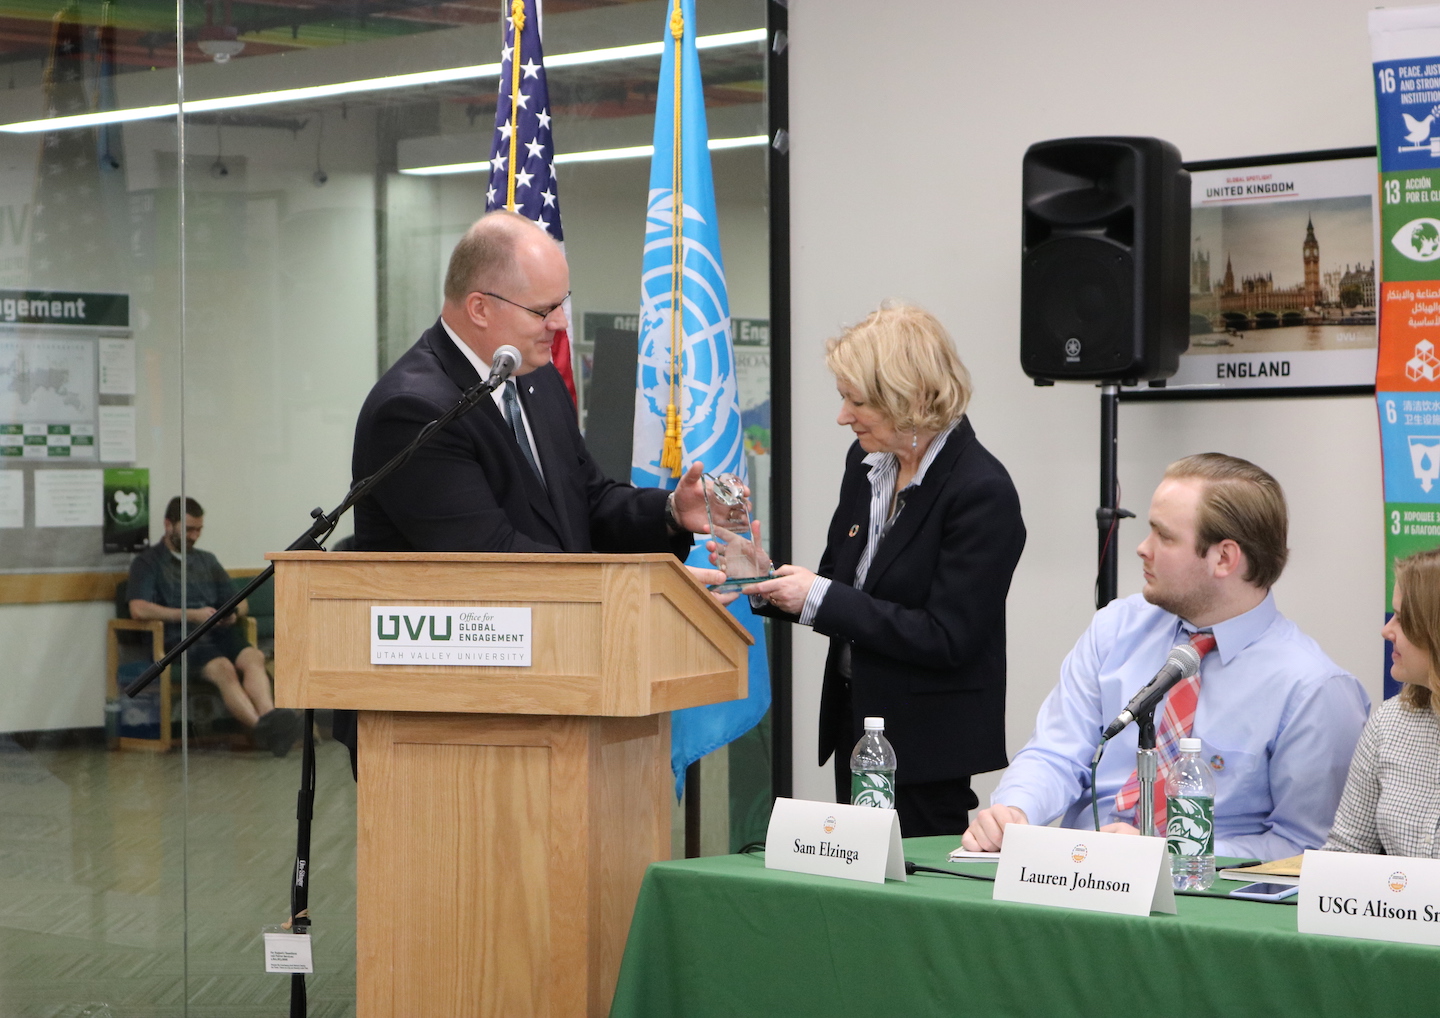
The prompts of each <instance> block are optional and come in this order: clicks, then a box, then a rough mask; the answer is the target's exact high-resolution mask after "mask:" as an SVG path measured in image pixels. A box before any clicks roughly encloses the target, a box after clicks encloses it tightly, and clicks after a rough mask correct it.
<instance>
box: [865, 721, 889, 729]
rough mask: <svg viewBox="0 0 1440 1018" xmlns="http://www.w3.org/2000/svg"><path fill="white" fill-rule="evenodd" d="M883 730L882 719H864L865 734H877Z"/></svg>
mask: <svg viewBox="0 0 1440 1018" xmlns="http://www.w3.org/2000/svg"><path fill="white" fill-rule="evenodd" d="M884 728H885V719H884V718H866V719H865V731H867V732H879V731H883V730H884Z"/></svg>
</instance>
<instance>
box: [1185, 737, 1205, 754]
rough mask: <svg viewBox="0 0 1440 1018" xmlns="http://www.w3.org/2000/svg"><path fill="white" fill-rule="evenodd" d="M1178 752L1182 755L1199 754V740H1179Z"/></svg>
mask: <svg viewBox="0 0 1440 1018" xmlns="http://www.w3.org/2000/svg"><path fill="white" fill-rule="evenodd" d="M1180 752H1182V753H1198V752H1200V740H1199V739H1181V740H1180Z"/></svg>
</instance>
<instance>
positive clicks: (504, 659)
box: [370, 604, 530, 668]
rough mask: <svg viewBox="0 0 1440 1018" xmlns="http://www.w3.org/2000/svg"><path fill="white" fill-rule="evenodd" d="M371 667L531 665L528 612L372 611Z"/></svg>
mask: <svg viewBox="0 0 1440 1018" xmlns="http://www.w3.org/2000/svg"><path fill="white" fill-rule="evenodd" d="M370 663H371V664H372V665H499V666H501V667H513V668H523V667H525V666H527V665H529V664H530V609H529V608H485V607H476V608H456V607H450V606H440V605H414V604H377V605H372V606H371V607H370Z"/></svg>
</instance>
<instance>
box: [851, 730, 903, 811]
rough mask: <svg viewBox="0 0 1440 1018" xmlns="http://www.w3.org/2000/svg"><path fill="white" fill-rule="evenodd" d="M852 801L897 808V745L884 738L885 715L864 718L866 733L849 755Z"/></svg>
mask: <svg viewBox="0 0 1440 1018" xmlns="http://www.w3.org/2000/svg"><path fill="white" fill-rule="evenodd" d="M850 803H851V805H854V806H878V807H879V808H880V809H894V808H895V748H894V747H893V746H891V745H890V740H889V739H887V738H885V719H884V718H866V719H865V734H864V735H863V736H862V737H861V738H860V741H859V742H857V743H855V751H854V752H853V753H851V754H850Z"/></svg>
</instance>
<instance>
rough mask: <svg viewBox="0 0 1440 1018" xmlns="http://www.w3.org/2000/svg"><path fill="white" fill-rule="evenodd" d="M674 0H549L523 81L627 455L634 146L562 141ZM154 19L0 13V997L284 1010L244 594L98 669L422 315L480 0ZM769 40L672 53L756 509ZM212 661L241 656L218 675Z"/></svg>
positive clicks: (293, 496)
mask: <svg viewBox="0 0 1440 1018" xmlns="http://www.w3.org/2000/svg"><path fill="white" fill-rule="evenodd" d="M666 9H667V8H666V4H665V3H664V2H663V0H646V2H639V3H625V2H619V3H616V2H612V0H550V2H549V3H546V4H544V5H543V7H542V16H543V26H544V44H545V49H546V54H547V56H549V57H554V56H557V55H562V54H587V55H586V56H581V57H579V58H575V57H570V58H568V59H567V60H564V61H558V62H557V66H555V67H553V68H550V69H549V87H550V97H551V107H552V108H551V111H550V115H551V116H552V117H553V132H554V138H555V146H556V152H557V155H558V156H559V158H557V160H556V162H557V166H556V184H557V187H558V194H559V195H560V199H561V202H562V207H563V211H564V217H565V218H564V232H565V239H566V244H567V253H568V256H569V258H570V262H571V276H572V287H573V293H574V296H573V302H572V315H571V328H570V329H569V330H568V334H569V339H570V342H571V344H572V348H573V365H574V374H575V383H576V390H577V402H578V404H579V405H578V412H579V413H580V415H581V421H582V424H583V426H584V427H585V428H586V431H587V439H588V441H589V442H590V443H591V445H592V448H593V449H594V451H595V454H596V456H597V458H598V459H599V460H600V462H601V464H602V466H603V467H604V468H605V469H606V470H607V472H609V473H611V474H612V476H616V477H621V478H625V477H628V475H629V458H630V452H629V448H630V426H631V421H632V418H633V408H634V379H635V367H634V364H635V331H636V314H637V311H638V304H639V293H640V287H639V275H640V261H641V244H642V239H643V236H644V213H645V207H646V196H647V188H648V175H649V160H648V158H646V157H645V156H644V155H643V154H642V155H631V156H629V157H628V158H618V159H603V160H595V159H594V158H587V157H588V156H592V155H593V153H596V152H601V151H604V150H610V149H620V148H633V147H643V146H645V145H648V144H649V142H650V139H651V131H652V129H653V111H654V103H655V94H656V77H657V74H658V69H659V58H658V56H656V55H654V54H650V55H642V56H630V57H628V58H626V59H618V60H617V59H611V58H609V56H610V55H606V54H596V53H595V51H599V50H604V49H605V48H607V47H615V46H630V45H634V44H640V43H650V44H653V43H657V42H658V41H659V40H660V39H661V33H662V31H663V29H664V25H665V19H666ZM183 12H184V13H183V23H181V24H179V25H177V22H176V8H175V6H174V5H166V4H159V3H147V2H139V3H135V4H131V5H128V6H125V7H123V8H122V7H119V6H117V5H114V4H111V3H105V4H79V3H72V4H69V5H66V6H62V5H59V4H56V5H55V6H53V7H52V8H47V9H42V8H39V7H23V6H22V7H16V6H13V5H11V6H8V7H7V6H5V5H4V4H0V652H3V660H4V665H3V666H0V1018H10V1016H27V1018H28V1016H31V1015H35V1016H39V1015H45V1016H58V1015H64V1016H69V1015H81V1014H91V1015H97V1016H98V1015H112V1016H121V1015H125V1016H130V1015H136V1016H141V1015H147V1016H148V1015H179V1014H192V1013H193V1014H203V1015H206V1016H229V1015H236V1016H238V1015H257V1016H258V1015H269V1014H277V1013H283V1012H282V1008H283V1007H284V1006H285V1005H284V1001H285V1000H286V998H287V997H288V996H289V994H290V989H291V983H290V979H289V978H288V977H286V976H283V975H268V974H266V973H265V972H264V971H263V957H262V947H261V927H262V925H266V924H274V923H279V922H282V921H283V920H285V919H286V918H287V916H288V914H289V895H290V885H291V876H292V867H293V862H294V851H295V801H296V791H297V789H298V787H299V782H300V775H299V766H300V765H299V758H300V753H299V750H298V742H297V741H296V740H295V739H294V738H293V736H295V735H296V734H297V733H296V732H295V731H293V730H288V729H287V727H286V724H289V723H290V722H288V721H286V723H285V724H281V723H278V722H277V720H276V719H277V718H281V719H282V720H283V719H284V716H283V715H282V714H280V713H279V712H277V713H276V714H275V715H270V714H269V712H270V709H271V703H272V701H271V694H270V690H269V678H268V676H267V675H266V674H265V673H266V672H271V673H273V660H272V656H273V639H274V601H273V596H272V592H271V590H270V589H269V587H268V586H267V587H262V588H261V589H259V590H258V591H256V592H255V593H254V594H253V595H252V596H251V598H250V599H249V601H248V603H247V605H246V606H245V607H246V611H245V613H244V617H243V618H241V619H239V620H238V621H236V622H235V623H233V624H230V625H226V626H221V627H217V629H216V630H215V632H216V633H218V634H221V636H222V637H223V640H222V641H221V642H220V644H219V645H217V646H212V647H210V648H208V649H207V650H206V652H205V654H204V655H201V656H199V657H196V656H192V657H190V658H188V659H187V660H185V661H183V662H181V664H179V665H177V666H176V667H175V668H174V669H173V674H172V675H169V676H167V677H165V678H162V679H161V680H159V681H157V682H155V683H153V684H152V685H151V686H150V687H149V689H148V690H147V691H146V693H145V694H144V695H141V696H138V697H128V696H125V695H123V692H122V691H123V688H124V686H125V685H126V684H127V683H129V682H133V681H134V679H135V678H136V677H137V676H138V675H139V674H140V672H142V671H143V670H144V669H145V667H146V665H147V663H148V662H149V661H150V660H151V659H152V658H153V657H154V656H155V648H156V646H157V645H161V644H164V643H165V642H167V641H171V642H173V640H174V639H175V638H176V633H175V631H174V627H172V628H171V630H170V631H168V632H167V631H166V628H165V623H166V622H172V623H174V624H175V626H178V625H180V624H181V621H180V620H181V614H182V613H183V615H184V620H185V621H184V622H183V625H184V626H187V627H188V626H190V625H193V624H195V623H197V622H198V621H199V619H200V618H202V617H203V616H204V614H205V609H206V608H207V607H213V602H214V601H215V600H216V599H218V597H220V596H221V594H222V593H223V590H224V589H227V588H228V589H238V587H239V586H241V585H243V584H244V583H245V582H246V581H247V580H248V578H249V577H251V576H254V575H255V574H256V573H257V572H259V571H260V570H261V569H262V568H263V567H264V565H265V559H264V555H265V553H266V552H267V551H273V550H277V549H280V548H283V547H285V546H286V545H288V544H289V543H290V542H291V541H292V540H294V538H295V537H297V536H298V535H299V534H300V533H301V532H302V531H303V530H304V529H305V528H306V526H307V525H308V523H309V513H310V510H311V509H312V508H313V507H315V506H323V507H324V508H326V509H329V508H331V507H333V506H334V505H336V504H337V503H338V502H339V501H340V499H341V498H342V496H343V495H344V493H345V490H346V488H347V487H348V485H349V483H350V451H351V448H350V447H351V437H352V433H353V429H354V424H355V417H356V413H357V412H358V409H359V407H360V404H361V402H362V401H363V399H364V397H365V395H366V393H367V392H368V390H369V388H370V386H371V385H372V384H373V383H374V381H375V379H376V378H377V377H378V375H379V373H380V372H382V371H384V370H385V369H386V368H387V367H388V366H389V365H390V364H391V363H393V362H394V360H395V359H396V358H398V357H399V356H400V355H401V354H402V353H403V352H404V351H405V350H406V349H407V348H408V347H409V346H410V345H411V344H413V343H414V342H415V340H416V338H417V337H418V336H419V334H420V333H421V332H422V331H423V330H424V329H426V328H428V327H429V326H430V325H431V324H433V322H434V320H435V317H436V315H437V314H438V313H439V309H440V298H441V292H440V291H441V280H442V276H443V273H444V269H445V265H446V262H447V260H448V257H449V252H450V249H451V247H452V246H453V245H454V243H455V241H456V240H457V239H458V238H459V236H460V235H461V233H462V232H463V231H464V230H465V228H466V227H467V226H468V225H469V224H470V223H471V222H473V221H474V219H475V218H477V217H478V216H479V215H480V214H482V213H483V212H484V210H485V206H486V185H487V177H486V174H485V173H484V172H483V171H479V172H477V171H476V170H475V169H474V168H473V167H470V168H469V170H470V171H469V172H465V170H466V167H465V166H464V165H463V164H465V163H474V162H480V161H484V160H485V159H486V158H487V157H488V154H489V152H490V148H491V141H492V138H493V133H494V117H495V108H496V97H495V96H496V88H497V78H496V75H495V73H494V70H493V69H487V68H486V67H485V65H494V64H496V63H497V62H498V60H499V58H500V46H501V43H500V39H501V33H500V19H501V13H502V6H501V5H500V4H499V3H498V2H497V0H486V2H483V3H482V2H456V3H447V4H434V3H429V2H427V3H424V4H421V3H412V2H409V0H399V2H395V0H361V2H359V3H354V2H350V0H347V2H345V3H343V4H342V3H338V2H329V0H320V2H310V3H305V4H297V3H292V2H288V0H265V2H245V3H242V2H236V0H231V2H225V0H212V2H210V3H190V4H185V5H184V7H183ZM698 17H699V20H700V26H699V33H700V34H701V35H702V36H715V35H723V34H725V33H734V32H743V31H747V30H750V31H752V32H753V30H758V29H761V28H763V25H764V2H763V0H704V2H702V3H701V4H700V11H699V14H698ZM177 35H180V36H182V37H183V45H182V46H181V47H180V49H181V52H182V53H183V60H177V59H176V54H177V44H176V40H177ZM763 57H764V51H763V43H761V42H760V41H758V39H757V38H756V37H755V35H754V34H752V35H751V36H749V37H746V38H745V39H744V40H742V41H738V42H737V41H729V42H726V43H724V44H723V45H719V46H715V47H712V48H708V49H706V50H704V51H703V53H702V68H703V74H704V79H705V83H706V98H707V104H708V106H709V127H710V136H711V138H712V139H717V140H729V139H736V140H737V141H736V142H735V143H734V144H732V145H731V146H724V147H720V148H718V149H717V150H716V151H714V152H713V154H712V156H713V167H714V174H715V182H716V191H717V205H718V213H719V219H720V230H721V236H722V241H723V253H724V258H725V262H726V269H727V275H728V283H729V296H730V306H731V309H732V313H733V315H734V316H735V319H736V322H735V335H736V341H737V344H739V347H740V351H739V361H740V364H741V370H742V379H741V390H742V399H743V400H744V402H745V405H746V424H747V452H748V453H749V460H748V463H749V467H750V471H751V477H752V483H753V486H754V488H755V492H756V496H757V498H756V501H757V504H759V505H761V506H765V505H766V501H767V495H766V492H767V491H768V466H767V463H768V441H769V438H768V427H769V417H768V407H769V381H768V331H767V326H768V323H767V322H766V316H767V313H768V294H767V292H766V281H767V266H766V250H767V225H766V224H767V217H766V194H765V152H766V149H765V148H764V145H763V140H764V139H763V138H762V137H761V136H763V135H764V133H765V127H764V124H765V118H764V111H763V100H764V81H763V75H764V59H763ZM602 58H603V59H602ZM456 68H469V69H470V70H469V71H465V72H461V73H453V72H454V69H456ZM434 72H452V73H439V74H437V73H434ZM402 76H403V77H402ZM427 78H428V79H430V80H427ZM285 90H294V91H285ZM182 97H183V101H184V108H185V110H186V112H185V115H184V116H183V120H181V119H177V117H176V109H175V106H176V104H177V103H178V102H179V101H180V100H181V99H182ZM88 114H99V115H100V116H98V117H92V118H91V119H90V120H84V121H78V122H77V121H72V120H67V119H65V118H71V117H76V116H83V115H88ZM42 118H44V119H47V120H49V121H50V122H49V123H46V124H43V125H34V124H30V123H28V122H31V121H36V120H39V119H42ZM181 495H183V496H185V497H186V498H188V499H192V500H195V501H194V502H193V503H187V504H186V505H185V506H184V507H183V508H185V509H187V510H189V512H188V513H183V514H182V518H181V520H179V521H177V522H176V524H175V525H174V526H173V527H170V528H168V531H169V533H168V536H167V527H166V524H165V523H164V521H163V519H162V518H163V517H164V515H165V510H166V506H167V503H168V502H169V501H170V499H171V498H172V497H174V496H181ZM195 503H198V508H201V509H203V513H201V514H199V515H198V518H197V519H188V520H187V519H186V518H185V517H186V516H190V517H194V516H196V515H197V514H196V509H197V505H196V504H195ZM763 515H764V510H763V509H762V516H763ZM187 522H188V523H190V524H192V525H193V524H196V523H198V524H200V528H201V529H200V531H199V533H198V534H195V533H192V534H191V535H190V537H191V538H193V542H194V543H193V547H189V546H187V536H186V533H185V524H186V523H187ZM351 530H352V523H351V521H350V520H349V519H346V520H345V521H343V522H342V523H341V525H340V527H339V529H338V530H337V532H336V534H335V535H334V539H332V541H331V546H332V547H333V546H334V545H335V543H336V542H338V541H340V540H343V539H344V538H345V537H346V536H347V535H349V534H350V533H351ZM202 553H208V554H202ZM137 560H138V561H140V562H141V563H142V564H141V566H140V567H139V571H138V572H137V573H135V579H134V585H133V586H132V584H131V569H132V563H133V562H135V561H137ZM181 561H183V563H184V584H182V583H180V582H179V579H180V578H179V576H178V575H174V576H172V575H171V574H172V573H177V572H178V570H179V569H180V562H181ZM147 563H148V564H147ZM216 563H218V566H217V565H215V564H216ZM221 568H223V570H224V572H218V571H215V570H218V569H221ZM167 577H169V578H168V579H167ZM207 582H208V583H209V584H210V589H209V590H207V589H206V588H205V586H204V585H205V583H207ZM167 583H168V584H169V586H168V587H167V586H166V584H167ZM121 584H123V586H121ZM187 585H188V586H187ZM140 595H145V596H140ZM170 595H173V597H174V601H175V604H173V605H171V604H169V603H168V602H167V600H166V599H167V597H168V596H170ZM147 605H152V606H159V608H161V609H164V611H161V612H160V613H158V614H157V613H156V612H155V611H153V610H152V608H149V607H146V606H147ZM167 612H168V614H167ZM129 616H139V617H129ZM152 616H153V617H152ZM246 648H251V649H249V650H247V649H246ZM232 657H233V658H234V659H235V660H234V664H233V665H231V666H229V667H230V669H232V670H233V673H234V679H233V680H232V679H231V677H230V671H227V668H226V667H225V666H222V665H216V664H215V662H216V660H222V661H223V660H227V659H229V658H232ZM256 660H258V661H259V662H260V665H259V667H260V668H261V669H263V670H262V671H256V670H255V661H256ZM217 669H218V671H217ZM262 717H269V719H270V720H269V721H264V720H259V721H258V723H257V719H260V718H262ZM329 721H330V719H329V718H328V717H326V716H325V714H324V712H321V715H320V717H319V718H318V724H317V726H316V727H317V732H318V735H319V741H318V745H317V749H316V756H317V774H318V776H317V793H318V794H317V802H316V816H315V823H314V836H313V847H312V859H311V865H310V877H311V888H312V889H311V897H310V911H311V915H312V917H313V919H314V921H315V926H314V933H315V936H314V946H315V968H316V972H315V974H314V975H313V976H311V977H310V978H309V980H308V982H307V986H308V996H309V1013H310V1014H313V1015H344V1014H353V1013H354V986H355V936H354V935H355V868H354V867H355V785H354V782H353V780H352V778H351V775H350V769H349V762H348V759H347V755H346V752H345V750H344V748H343V747H341V746H340V745H339V744H338V743H336V742H334V741H333V739H332V738H331V735H330V729H329ZM746 745H747V748H744V749H743V750H741V749H733V748H732V751H731V752H730V753H728V754H727V753H725V752H724V751H722V752H721V753H719V754H716V755H715V756H714V758H713V759H711V760H708V761H707V763H706V769H707V775H708V778H707V781H708V784H707V793H706V795H707V799H706V803H707V804H706V815H707V820H706V838H705V844H706V849H707V851H726V850H728V849H729V848H730V846H731V844H732V843H734V844H739V843H740V842H741V841H743V840H748V839H749V837H753V836H758V835H755V834H753V833H751V834H746V832H753V831H754V830H755V828H756V817H757V816H760V817H761V819H760V820H759V828H760V829H761V830H763V816H762V815H761V814H762V812H763V806H765V805H768V786H769V757H768V748H767V745H768V743H767V740H766V739H765V736H764V728H763V726H762V729H761V731H760V732H758V733H756V734H752V735H751V736H748V737H747V739H746ZM737 839H738V840H737Z"/></svg>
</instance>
